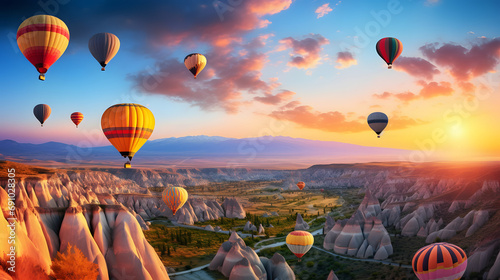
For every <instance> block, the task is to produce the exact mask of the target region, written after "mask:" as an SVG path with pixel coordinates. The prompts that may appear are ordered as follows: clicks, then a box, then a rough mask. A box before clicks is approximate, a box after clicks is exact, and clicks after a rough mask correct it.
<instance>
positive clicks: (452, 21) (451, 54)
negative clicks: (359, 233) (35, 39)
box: [0, 0, 500, 161]
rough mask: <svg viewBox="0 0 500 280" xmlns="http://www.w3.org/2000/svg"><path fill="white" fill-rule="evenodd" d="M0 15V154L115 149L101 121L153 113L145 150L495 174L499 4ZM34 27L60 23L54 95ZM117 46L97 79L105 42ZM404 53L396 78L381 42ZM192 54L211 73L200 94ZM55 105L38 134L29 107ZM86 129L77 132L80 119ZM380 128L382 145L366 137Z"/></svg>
mask: <svg viewBox="0 0 500 280" xmlns="http://www.w3.org/2000/svg"><path fill="white" fill-rule="evenodd" d="M2 5H3V8H2V10H1V11H0V13H1V17H0V36H3V39H2V40H0V53H1V54H2V60H3V61H4V68H3V70H2V74H1V75H0V81H1V84H2V88H1V91H0V94H1V102H0V106H1V110H0V139H12V140H15V141H18V142H28V143H44V142H49V141H57V142H63V143H68V144H74V145H79V146H102V145H108V142H107V140H106V138H105V137H104V135H103V133H102V130H101V127H100V119H101V116H102V113H103V112H104V111H105V110H106V109H107V108H108V107H110V106H112V105H114V104H117V103H124V102H132V103H138V104H142V105H144V106H146V107H148V108H149V109H150V110H151V111H152V112H153V114H154V116H155V119H156V127H155V129H154V132H153V134H152V136H151V138H150V139H161V138H167V137H183V136H190V135H209V136H224V137H234V138H245V137H258V136H264V135H274V136H278V135H279V136H290V137H296V138H306V139H313V140H323V141H338V142H345V143H352V144H358V145H364V146H376V147H389V148H398V149H409V150H418V151H420V153H418V154H417V156H415V157H416V158H413V159H409V160H417V161H418V160H425V159H426V158H433V159H434V158H439V159H444V160H486V159H487V160H498V159H500V145H499V144H498V143H500V129H499V126H498V123H497V120H498V119H499V118H500V110H498V104H500V94H499V93H500V92H499V83H498V81H500V73H499V72H498V70H500V66H499V63H500V37H498V36H499V31H500V29H499V28H498V15H497V13H498V10H499V8H500V2H498V1H475V2H471V1H460V0H457V1H451V0H448V1H446V0H432V1H431V0H427V1H424V0H421V1H417V0H388V1H386V0H383V1H382V0H381V1H349V0H342V1H319V0H318V1H305V0H302V1H301V0H297V1H291V0H252V1H244V0H220V1H194V0H185V1H161V2H160V1H70V0H46V1H9V3H8V4H6V3H2ZM35 14H50V15H53V16H56V17H58V18H60V19H61V20H63V21H64V22H65V23H66V25H67V26H68V28H69V31H70V42H69V46H68V48H67V49H66V51H65V53H64V54H63V55H62V56H61V58H60V59H59V60H58V61H57V62H56V63H54V65H52V67H51V68H50V69H49V71H48V72H47V75H46V80H45V81H43V82H42V81H39V80H38V73H37V71H36V69H35V68H34V67H33V66H32V65H31V64H30V63H29V61H27V60H26V59H25V57H24V56H23V54H22V53H21V52H20V50H19V48H18V46H17V43H16V40H15V38H16V32H17V28H18V26H19V25H20V24H21V23H22V22H23V20H24V19H26V18H28V17H30V16H33V15H35ZM99 32H110V33H113V34H115V35H116V36H118V38H119V39H120V42H121V46H120V50H119V52H118V54H117V55H116V56H115V57H114V58H113V60H111V62H110V63H109V64H108V66H107V67H106V71H105V72H102V71H100V68H101V67H100V65H99V64H98V63H97V61H95V59H94V58H93V57H92V55H91V54H90V52H89V50H88V39H89V38H90V37H91V36H92V35H93V34H95V33H99ZM383 37H395V38H398V39H399V40H400V41H401V42H402V44H403V52H402V54H401V56H400V57H399V58H398V59H397V60H396V61H395V62H394V67H393V69H391V70H388V69H387V66H386V64H385V62H384V61H383V60H382V59H381V58H380V57H379V56H378V55H377V53H376V50H375V44H376V42H377V41H378V40H379V39H381V38H383ZM193 52H198V53H202V54H204V55H205V56H206V58H207V61H208V63H207V67H206V68H205V69H204V70H203V71H202V72H201V73H200V74H199V76H198V78H197V79H196V80H195V79H193V77H192V75H191V73H190V72H189V71H188V70H187V69H186V68H185V66H184V64H183V59H184V57H185V56H186V55H187V54H189V53H193ZM40 103H44V104H48V105H50V106H51V108H52V114H51V116H50V117H49V119H48V120H47V121H46V123H45V125H44V127H43V128H41V127H40V124H39V123H38V121H37V120H36V119H35V117H34V116H33V112H32V111H33V107H34V106H35V105H37V104H40ZM76 111H78V112H82V113H83V114H84V120H83V122H82V123H81V124H80V126H79V128H78V129H76V128H75V127H74V125H73V123H72V122H71V120H70V114H71V113H73V112H76ZM376 111H380V112H384V113H386V114H387V115H388V117H389V125H388V127H387V128H386V130H385V131H384V133H383V134H382V137H381V138H380V139H378V138H377V137H376V135H375V133H374V132H373V131H371V130H370V128H369V127H368V125H367V123H366V118H367V116H368V115H369V114H370V113H372V112H376Z"/></svg>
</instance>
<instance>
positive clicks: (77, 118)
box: [71, 112, 83, 127]
mask: <svg viewBox="0 0 500 280" xmlns="http://www.w3.org/2000/svg"><path fill="white" fill-rule="evenodd" d="M71 120H72V121H73V123H74V124H75V125H76V127H78V125H79V124H80V123H81V122H82V120H83V114H82V113H80V112H74V113H73V114H71Z"/></svg>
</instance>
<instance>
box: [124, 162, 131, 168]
mask: <svg viewBox="0 0 500 280" xmlns="http://www.w3.org/2000/svg"><path fill="white" fill-rule="evenodd" d="M130 167H132V165H130V161H127V162H125V164H124V165H123V168H130Z"/></svg>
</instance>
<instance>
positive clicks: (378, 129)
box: [368, 112, 389, 138]
mask: <svg viewBox="0 0 500 280" xmlns="http://www.w3.org/2000/svg"><path fill="white" fill-rule="evenodd" d="M388 123H389V118H388V117H387V115H386V114H384V113H382V112H374V113H371V114H370V115H369V116H368V125H369V126H370V128H371V129H372V130H373V131H375V133H377V137H378V138H380V133H382V131H384V129H385V128H386V127H387V124H388Z"/></svg>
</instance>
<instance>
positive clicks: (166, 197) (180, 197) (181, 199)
mask: <svg viewBox="0 0 500 280" xmlns="http://www.w3.org/2000/svg"><path fill="white" fill-rule="evenodd" d="M161 196H162V198H163V202H165V204H166V205H167V207H168V208H169V209H170V210H172V213H174V215H175V213H176V212H177V210H179V209H181V207H182V206H183V205H184V203H186V201H187V199H188V192H187V191H186V189H184V188H182V187H169V188H166V189H165V190H164V191H163V193H162V195H161Z"/></svg>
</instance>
